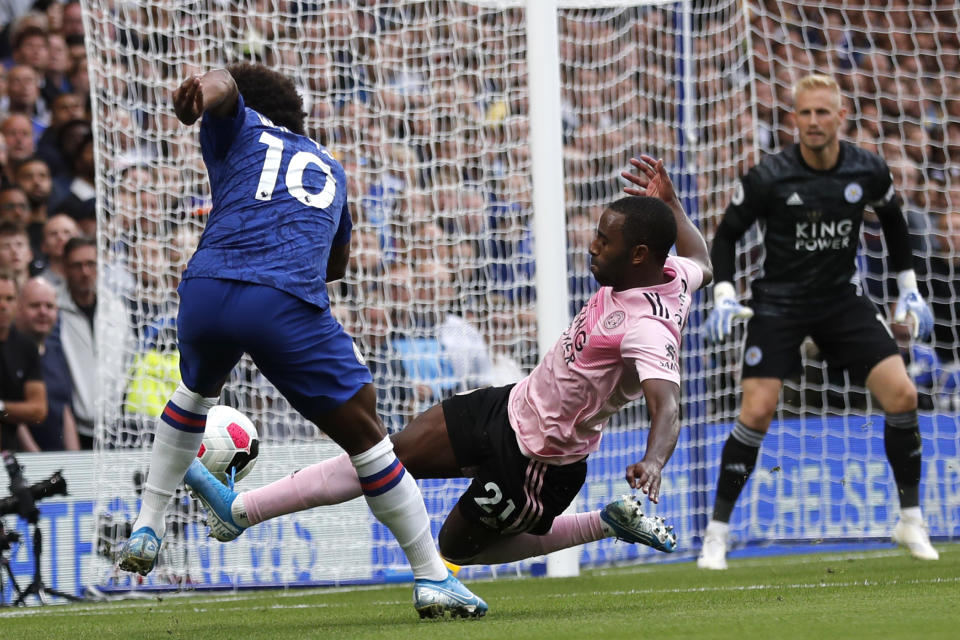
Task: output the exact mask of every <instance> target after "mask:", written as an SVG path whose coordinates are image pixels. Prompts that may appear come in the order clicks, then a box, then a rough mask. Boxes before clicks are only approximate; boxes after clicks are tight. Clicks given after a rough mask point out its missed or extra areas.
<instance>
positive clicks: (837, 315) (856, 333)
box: [742, 295, 900, 384]
mask: <svg viewBox="0 0 960 640" xmlns="http://www.w3.org/2000/svg"><path fill="white" fill-rule="evenodd" d="M807 336H810V337H811V338H812V339H813V341H814V342H815V343H816V345H817V348H818V349H819V350H820V354H821V355H822V356H823V358H824V359H825V360H826V361H827V364H828V365H829V366H830V367H839V368H841V369H845V370H847V371H848V372H849V373H850V377H851V379H852V380H853V381H855V382H857V383H861V384H862V383H863V382H864V381H865V380H866V379H867V375H868V374H869V373H870V371H871V370H872V369H873V368H874V367H875V366H876V365H877V364H878V363H879V362H880V361H881V360H884V359H886V358H888V357H890V356H892V355H898V354H899V353H900V351H899V349H898V348H897V343H896V341H895V340H894V339H893V334H892V333H891V332H890V328H889V327H888V326H887V323H886V321H885V320H884V318H883V316H882V315H881V314H880V312H879V311H878V310H877V308H876V307H875V306H874V305H873V303H872V302H870V300H868V299H867V298H864V297H863V296H859V295H854V296H850V297H849V298H845V299H843V300H841V301H840V302H837V303H834V304H831V305H830V307H828V308H827V309H823V310H817V312H816V314H815V315H813V314H811V315H807V316H800V315H796V314H794V315H790V314H789V313H784V314H782V315H780V314H777V315H768V314H764V313H761V312H759V311H758V313H757V314H756V315H755V316H753V317H752V318H751V319H750V320H749V322H748V323H747V337H746V340H745V342H744V346H743V376H742V377H744V378H779V379H781V380H783V379H786V378H790V377H791V376H794V375H797V374H799V373H800V370H801V358H800V345H801V344H802V343H803V341H804V339H805V338H806V337H807Z"/></svg>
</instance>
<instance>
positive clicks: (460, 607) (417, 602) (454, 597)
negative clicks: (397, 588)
mask: <svg viewBox="0 0 960 640" xmlns="http://www.w3.org/2000/svg"><path fill="white" fill-rule="evenodd" d="M413 606H414V607H415V608H416V610H417V613H419V614H420V617H421V618H442V617H444V615H445V614H446V613H449V614H450V617H451V618H482V617H483V616H485V615H487V610H488V609H489V607H487V603H486V602H484V601H483V600H482V599H480V598H479V597H478V596H475V595H474V594H473V593H471V591H470V590H469V589H467V588H466V587H465V586H463V583H461V582H460V581H459V580H457V579H456V578H455V577H454V576H453V574H452V573H450V572H449V571H448V572H447V577H446V579H444V580H414V581H413Z"/></svg>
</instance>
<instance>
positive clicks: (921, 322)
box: [893, 269, 933, 340]
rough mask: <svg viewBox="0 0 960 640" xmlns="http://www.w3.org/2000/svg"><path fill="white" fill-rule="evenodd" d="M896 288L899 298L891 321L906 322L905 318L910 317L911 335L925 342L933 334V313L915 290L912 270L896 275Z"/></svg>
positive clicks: (915, 282)
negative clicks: (911, 320)
mask: <svg viewBox="0 0 960 640" xmlns="http://www.w3.org/2000/svg"><path fill="white" fill-rule="evenodd" d="M897 287H898V288H899V289H900V297H899V298H897V312H896V314H894V316H893V321H894V322H901V323H902V322H906V320H907V316H910V318H912V319H913V329H912V331H911V335H912V336H913V337H914V338H917V337H919V338H920V339H921V340H926V339H927V338H929V337H930V334H931V333H933V313H931V312H930V307H929V306H927V303H926V302H925V301H924V299H923V296H921V295H920V291H919V290H918V289H917V275H916V274H915V273H914V272H913V269H908V270H907V271H901V272H900V273H898V274H897Z"/></svg>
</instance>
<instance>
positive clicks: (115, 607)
mask: <svg viewBox="0 0 960 640" xmlns="http://www.w3.org/2000/svg"><path fill="white" fill-rule="evenodd" d="M958 582H960V576H953V577H948V578H928V579H922V580H920V579H917V580H891V581H881V580H859V581H856V582H801V583H792V584H751V585H728V586H717V587H687V588H673V589H629V590H626V591H623V590H618V591H590V592H579V593H578V592H567V593H562V594H553V595H550V596H547V597H550V598H571V597H574V598H575V597H584V596H595V595H650V594H656V593H675V594H680V593H706V592H724V591H729V592H745V591H779V590H787V589H853V588H858V587H876V586H880V585H916V584H955V583H958ZM324 593H330V592H329V591H325V592H324ZM276 595H277V596H278V597H303V595H304V594H303V593H300V594H276ZM262 597H263V595H262V594H261V595H257V596H254V595H250V596H238V597H229V596H227V597H223V598H203V599H202V600H197V599H191V600H190V601H188V602H181V603H162V602H128V603H104V604H105V605H110V606H96V605H73V606H62V608H61V606H55V607H50V608H42V607H33V608H30V609H18V610H14V611H5V612H0V619H2V618H22V617H26V616H34V615H48V616H74V615H89V616H102V615H112V614H114V613H116V612H122V611H125V610H129V609H143V608H150V609H153V608H157V609H160V610H166V609H168V608H169V609H170V612H171V613H175V612H176V609H177V606H185V607H189V608H191V609H193V610H194V611H196V612H207V611H215V612H226V611H246V610H247V609H246V608H245V607H243V606H234V607H229V606H228V607H211V608H209V609H208V608H206V607H198V606H195V605H198V604H214V603H217V602H225V601H226V602H231V603H233V602H236V603H240V602H241V601H243V600H252V599H260V598H262ZM512 597H513V598H520V599H523V598H524V596H512ZM372 604H377V605H402V604H409V602H408V601H407V600H378V601H375V602H373V603H372ZM171 605H172V606H171ZM348 606H353V605H352V604H348V603H343V604H335V603H333V604H332V603H319V604H273V605H269V606H267V607H266V608H268V609H273V610H282V609H314V608H337V607H348ZM161 612H162V611H158V613H161Z"/></svg>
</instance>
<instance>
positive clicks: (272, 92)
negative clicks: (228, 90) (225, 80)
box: [227, 63, 307, 135]
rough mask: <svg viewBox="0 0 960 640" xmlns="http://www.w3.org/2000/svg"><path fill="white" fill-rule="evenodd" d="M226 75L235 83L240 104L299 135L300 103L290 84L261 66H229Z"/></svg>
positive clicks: (301, 117)
mask: <svg viewBox="0 0 960 640" xmlns="http://www.w3.org/2000/svg"><path fill="white" fill-rule="evenodd" d="M227 71H228V72H229V73H230V75H231V76H233V80H234V82H236V83H237V89H239V90H240V95H242V96H243V101H244V103H245V104H246V105H247V106H248V107H250V108H251V109H253V110H254V111H256V112H257V113H261V114H263V115H265V116H266V117H268V118H269V119H270V120H271V121H272V122H273V123H274V124H276V125H280V126H281V127H286V128H287V129H290V131H293V132H294V133H299V134H301V135H303V133H304V125H303V121H304V118H306V117H307V114H306V113H304V111H303V100H302V99H301V98H300V94H299V93H297V87H296V86H295V85H294V84H293V80H291V79H290V78H288V77H287V76H285V75H283V74H282V73H278V72H276V71H273V70H272V69H268V68H267V67H265V66H263V65H262V64H248V63H241V64H232V65H230V66H229V67H227Z"/></svg>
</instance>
